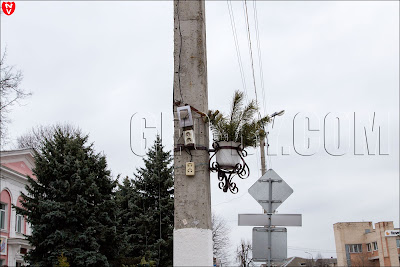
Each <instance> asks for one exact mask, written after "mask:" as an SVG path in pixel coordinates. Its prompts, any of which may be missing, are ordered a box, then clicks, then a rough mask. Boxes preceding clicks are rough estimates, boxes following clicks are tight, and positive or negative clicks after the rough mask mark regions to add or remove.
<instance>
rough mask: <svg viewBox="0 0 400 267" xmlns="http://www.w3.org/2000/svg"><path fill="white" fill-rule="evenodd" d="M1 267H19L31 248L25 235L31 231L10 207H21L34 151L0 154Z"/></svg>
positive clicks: (22, 218)
mask: <svg viewBox="0 0 400 267" xmlns="http://www.w3.org/2000/svg"><path fill="white" fill-rule="evenodd" d="M0 163H1V165H0V193H1V195H0V197H1V198H0V266H3V265H6V266H22V265H24V260H23V256H24V254H26V252H27V251H28V250H29V249H30V248H31V247H30V245H29V243H28V241H27V240H26V238H25V236H24V235H30V234H31V229H30V226H29V224H28V223H27V222H26V220H25V218H24V217H23V216H21V215H17V214H16V211H15V209H13V208H12V205H15V206H17V207H21V192H24V193H25V194H26V190H25V186H26V185H27V184H28V179H27V178H26V176H27V175H29V176H31V177H33V174H32V168H33V167H34V159H33V150H31V149H23V150H13V151H1V152H0Z"/></svg>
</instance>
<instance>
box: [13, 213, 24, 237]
mask: <svg viewBox="0 0 400 267" xmlns="http://www.w3.org/2000/svg"><path fill="white" fill-rule="evenodd" d="M23 225H24V217H22V215H19V214H18V215H17V216H16V217H15V232H17V233H22V226H23Z"/></svg>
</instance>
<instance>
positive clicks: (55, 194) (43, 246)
mask: <svg viewBox="0 0 400 267" xmlns="http://www.w3.org/2000/svg"><path fill="white" fill-rule="evenodd" d="M87 140H88V136H81V135H80V134H79V133H72V134H71V133H63V132H62V131H61V130H60V129H57V130H56V131H55V134H54V138H51V139H45V141H44V143H43V146H42V147H41V149H40V151H39V152H36V153H35V164H36V166H35V168H34V170H33V173H34V175H35V176H36V178H32V177H28V181H29V185H28V186H27V187H26V189H27V191H28V194H27V195H25V194H22V197H23V204H22V205H23V208H22V209H21V208H18V207H15V208H16V209H17V212H18V213H19V214H22V215H25V216H26V217H27V221H28V222H29V223H31V224H32V235H31V236H28V240H29V242H30V244H31V245H32V246H33V247H34V248H33V249H32V250H31V251H30V252H29V253H28V254H27V256H26V259H27V261H28V262H29V263H31V264H32V265H34V266H55V265H57V264H58V261H59V258H60V256H61V257H65V258H67V259H68V263H69V264H70V265H71V266H109V261H110V260H112V259H113V258H114V257H116V256H117V255H118V243H117V242H116V202H115V197H114V193H113V188H114V187H115V185H116V182H113V181H112V180H111V178H110V171H109V170H107V163H106V159H105V157H104V156H101V155H100V154H96V153H95V152H94V150H93V144H91V145H87V144H86V143H87Z"/></svg>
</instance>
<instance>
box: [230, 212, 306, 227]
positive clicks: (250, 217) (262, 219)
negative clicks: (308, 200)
mask: <svg viewBox="0 0 400 267" xmlns="http://www.w3.org/2000/svg"><path fill="white" fill-rule="evenodd" d="M268 220H269V215H268V214H265V213H264V214H239V220H238V222H239V226H266V225H268V223H269V221H268ZM271 225H272V226H301V214H271Z"/></svg>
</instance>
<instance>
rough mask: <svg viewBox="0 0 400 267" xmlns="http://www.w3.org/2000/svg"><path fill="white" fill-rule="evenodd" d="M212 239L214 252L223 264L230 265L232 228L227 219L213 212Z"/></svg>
mask: <svg viewBox="0 0 400 267" xmlns="http://www.w3.org/2000/svg"><path fill="white" fill-rule="evenodd" d="M211 220H212V240H213V254H214V257H215V258H217V259H218V260H219V261H220V262H221V263H222V264H223V265H228V264H229V263H230V262H229V256H230V255H229V232H230V229H229V227H228V226H227V224H226V221H225V220H224V219H223V218H222V217H220V216H218V215H217V214H215V213H213V214H212V217H211Z"/></svg>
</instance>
